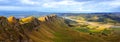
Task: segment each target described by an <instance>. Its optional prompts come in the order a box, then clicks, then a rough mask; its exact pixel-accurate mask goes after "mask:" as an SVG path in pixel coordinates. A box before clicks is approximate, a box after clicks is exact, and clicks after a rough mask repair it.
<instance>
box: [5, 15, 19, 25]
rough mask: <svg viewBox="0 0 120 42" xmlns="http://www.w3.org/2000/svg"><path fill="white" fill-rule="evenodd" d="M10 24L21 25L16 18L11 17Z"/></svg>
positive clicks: (9, 18)
mask: <svg viewBox="0 0 120 42" xmlns="http://www.w3.org/2000/svg"><path fill="white" fill-rule="evenodd" d="M7 20H8V22H9V23H10V24H16V23H19V20H17V19H16V18H15V17H14V16H10V17H8V18H7Z"/></svg>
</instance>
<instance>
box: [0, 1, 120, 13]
mask: <svg viewBox="0 0 120 42" xmlns="http://www.w3.org/2000/svg"><path fill="white" fill-rule="evenodd" d="M3 10H6V11H42V12H120V0H0V11H3Z"/></svg>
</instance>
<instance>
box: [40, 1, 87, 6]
mask: <svg viewBox="0 0 120 42" xmlns="http://www.w3.org/2000/svg"><path fill="white" fill-rule="evenodd" d="M85 3H87V2H75V1H72V0H63V1H60V2H55V1H53V2H48V3H44V4H43V5H42V6H43V7H46V8H55V7H58V8H61V7H64V6H82V5H83V4H85ZM73 8H74V7H73Z"/></svg>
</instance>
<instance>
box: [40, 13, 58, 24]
mask: <svg viewBox="0 0 120 42" xmlns="http://www.w3.org/2000/svg"><path fill="white" fill-rule="evenodd" d="M56 17H57V15H55V14H52V15H48V16H43V17H40V18H38V20H40V21H41V22H45V21H50V20H51V19H53V18H56Z"/></svg>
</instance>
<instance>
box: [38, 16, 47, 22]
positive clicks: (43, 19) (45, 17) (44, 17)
mask: <svg viewBox="0 0 120 42" xmlns="http://www.w3.org/2000/svg"><path fill="white" fill-rule="evenodd" d="M38 20H40V21H41V22H45V21H47V20H48V16H42V17H40V18H38Z"/></svg>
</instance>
